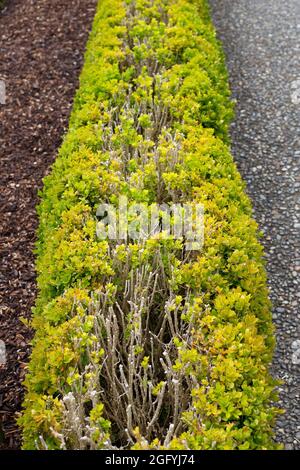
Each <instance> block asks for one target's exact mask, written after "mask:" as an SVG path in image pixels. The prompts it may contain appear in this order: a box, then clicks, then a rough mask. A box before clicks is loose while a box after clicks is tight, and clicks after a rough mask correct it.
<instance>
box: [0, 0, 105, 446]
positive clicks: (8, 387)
mask: <svg viewBox="0 0 300 470" xmlns="http://www.w3.org/2000/svg"><path fill="white" fill-rule="evenodd" d="M96 3H97V0H84V1H82V0H7V2H6V7H5V8H4V10H3V12H1V13H0V80H4V81H5V84H6V89H7V99H6V103H5V105H3V104H0V188H1V189H0V214H1V218H0V253H1V262H0V339H1V340H3V341H4V342H5V344H6V349H7V356H8V357H7V365H6V367H3V366H0V448H17V447H18V446H19V433H18V430H17V427H16V425H15V421H14V413H15V412H16V411H18V410H20V405H21V401H22V397H23V391H22V387H21V381H22V379H23V377H24V366H25V363H26V361H27V359H28V353H29V346H28V341H29V340H30V338H31V332H30V330H28V328H26V327H25V326H24V325H23V324H22V323H21V322H20V320H19V316H20V315H23V316H25V317H26V316H27V317H28V316H29V315H30V311H31V306H32V304H33V303H34V297H35V281H34V278H35V273H34V257H33V255H32V254H31V253H32V249H33V246H34V240H35V230H36V227H37V218H36V213H35V205H36V203H37V188H38V187H41V180H42V177H43V176H44V175H45V173H46V171H47V169H48V168H49V165H50V164H51V163H52V161H53V160H54V158H55V154H56V151H57V148H58V146H59V144H60V141H61V137H62V135H63V132H64V129H65V127H66V125H67V121H68V116H69V111H70V107H71V105H72V98H73V96H74V93H75V89H76V87H77V84H78V76H79V72H80V68H81V65H82V55H83V50H84V47H85V43H86V39H87V36H88V32H89V29H90V26H91V21H92V18H93V16H94V12H95V5H96ZM0 91H1V90H0ZM0 101H1V100H0Z"/></svg>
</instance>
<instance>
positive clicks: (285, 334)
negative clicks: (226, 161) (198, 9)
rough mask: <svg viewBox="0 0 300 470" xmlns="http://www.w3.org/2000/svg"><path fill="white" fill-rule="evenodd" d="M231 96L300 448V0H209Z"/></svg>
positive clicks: (281, 372)
mask: <svg viewBox="0 0 300 470" xmlns="http://www.w3.org/2000/svg"><path fill="white" fill-rule="evenodd" d="M211 5H212V9H213V16H214V21H215V25H216V27H217V30H218V34H219V37H220V39H221V40H222V41H223V44H224V48H225V52H226V56H227V61H228V67H229V73H230V80H231V88H232V91H233V95H234V98H236V100H237V109H236V111H237V115H236V120H235V122H234V124H233V126H232V140H233V153H234V156H235V158H236V161H237V163H238V166H239V168H240V171H241V173H242V175H243V177H244V179H245V180H246V182H247V185H248V192H249V194H250V196H251V198H252V200H253V204H254V209H255V215H256V218H257V220H258V222H259V223H260V226H261V228H262V230H263V231H264V234H265V237H264V244H265V247H266V254H267V261H268V272H269V283H270V290H271V298H272V301H273V305H274V321H275V323H276V327H277V350H276V354H275V358H274V373H275V375H276V376H277V377H279V378H281V379H283V380H284V381H285V384H284V385H283V387H282V388H281V406H282V407H283V408H284V409H285V410H286V413H285V415H283V416H282V417H281V418H280V419H279V421H278V426H277V435H278V439H279V440H280V441H281V442H283V443H284V444H285V446H286V448H287V449H300V398H299V397H300V311H299V305H300V280H299V273H300V217H299V215H300V200H299V195H300V170H299V161H300V127H299V125H300V1H299V0H285V1H282V0H211Z"/></svg>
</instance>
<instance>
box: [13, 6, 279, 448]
mask: <svg viewBox="0 0 300 470" xmlns="http://www.w3.org/2000/svg"><path fill="white" fill-rule="evenodd" d="M232 115H233V112H232V104H231V101H230V93H229V89H228V83H227V74H226V70H225V66H224V58H223V54H222V51H221V48H220V45H219V43H218V41H217V39H216V36H215V31H214V29H213V27H212V24H211V21H210V16H209V10H208V7H207V4H206V1H205V0H159V1H158V0H135V1H134V0H125V1H121V0H110V1H108V0H101V1H100V2H99V6H98V10H97V14H96V17H95V21H94V24H93V30H92V32H91V35H90V39H89V42H88V46H87V52H86V57H85V65H84V68H83V71H82V74H81V82H80V88H79V90H78V92H77V95H76V98H75V104H74V108H73V112H72V116H71V119H70V127H69V131H68V133H67V135H66V136H65V139H64V142H63V144H62V147H61V149H60V152H59V155H58V157H57V159H56V161H55V163H54V165H53V168H52V171H51V174H50V175H49V176H47V177H46V178H45V181H44V189H43V191H42V194H41V203H40V206H39V209H38V210H39V217H40V227H39V234H38V244H37V270H38V287H39V295H38V299H37V304H36V307H35V309H34V315H33V320H32V323H33V327H34V328H35V330H36V334H35V339H34V342H33V351H32V356H31V360H30V364H29V371H28V374H27V378H26V382H25V384H26V389H27V392H26V397H25V401H24V412H23V414H22V416H21V418H20V419H19V423H20V425H21V427H22V429H23V448H24V449H114V448H115V449H116V448H121V449H128V448H133V449H274V448H277V447H278V446H277V444H275V443H274V441H273V434H272V426H273V424H274V419H275V416H276V414H277V413H278V410H277V409H276V408H275V407H274V406H273V405H272V402H273V401H274V399H275V394H274V385H275V384H274V380H273V379H272V377H271V376H270V374H269V371H268V368H269V363H270V360H271V357H272V350H273V345H274V336H273V326H272V321H271V314H270V302H269V300H268V290H267V285H266V273H265V268H264V262H263V250H262V247H261V244H260V242H259V233H258V229H257V224H256V222H255V221H254V220H253V218H252V209H251V204H250V202H249V199H248V197H247V195H246V194H245V188H244V183H243V182H242V180H241V177H240V175H239V173H238V170H237V168H236V165H235V164H234V162H233V159H232V156H231V154H230V148H229V138H228V126H229V124H230V120H231V118H232ZM119 196H126V197H127V198H128V200H129V201H130V202H138V203H146V204H149V205H151V204H153V203H156V202H160V203H166V204H172V203H185V202H188V201H193V202H196V203H201V204H203V205H204V208H205V240H204V246H203V248H202V249H201V250H198V251H193V252H191V253H190V254H189V255H187V253H186V252H185V251H184V249H183V241H182V240H176V239H173V238H172V237H167V238H164V237H160V236H158V237H156V238H152V239H151V238H150V239H148V240H146V241H144V242H139V241H129V242H125V241H124V243H122V242H118V243H117V242H113V241H111V240H101V239H99V237H97V235H96V228H97V217H96V210H97V207H98V205H99V204H100V203H102V202H106V203H110V204H114V205H117V203H118V197H119Z"/></svg>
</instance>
